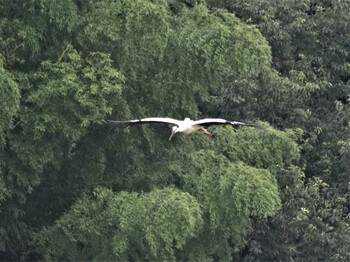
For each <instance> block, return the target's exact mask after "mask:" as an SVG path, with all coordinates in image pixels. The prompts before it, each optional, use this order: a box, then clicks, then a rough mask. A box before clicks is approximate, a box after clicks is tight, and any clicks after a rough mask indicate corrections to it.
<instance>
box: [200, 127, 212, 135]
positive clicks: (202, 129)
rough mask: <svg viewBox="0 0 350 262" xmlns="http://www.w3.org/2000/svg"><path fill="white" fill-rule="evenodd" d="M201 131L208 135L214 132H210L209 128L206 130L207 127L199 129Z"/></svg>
mask: <svg viewBox="0 0 350 262" xmlns="http://www.w3.org/2000/svg"><path fill="white" fill-rule="evenodd" d="M199 132H201V133H202V134H204V135H207V136H212V135H213V134H212V133H210V132H209V131H208V130H206V129H205V128H201V129H199Z"/></svg>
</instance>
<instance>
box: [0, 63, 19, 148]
mask: <svg viewBox="0 0 350 262" xmlns="http://www.w3.org/2000/svg"><path fill="white" fill-rule="evenodd" d="M0 93H1V97H0V99H1V101H0V103H1V105H2V106H1V109H0V146H1V147H2V146H3V144H4V142H5V141H4V132H5V130H7V129H9V128H12V126H13V124H12V122H13V116H14V115H15V114H16V113H17V110H18V108H19V98H20V92H19V87H18V85H17V83H16V82H15V81H14V79H13V77H12V76H11V74H10V73H9V72H7V71H6V70H5V69H4V67H3V61H2V60H1V57H0Z"/></svg>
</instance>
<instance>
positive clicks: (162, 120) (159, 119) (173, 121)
mask: <svg viewBox="0 0 350 262" xmlns="http://www.w3.org/2000/svg"><path fill="white" fill-rule="evenodd" d="M107 121H108V122H109V123H111V124H116V125H120V126H121V127H127V126H132V125H140V124H152V123H156V124H171V125H174V126H179V123H181V122H182V121H180V120H177V119H173V118H169V117H150V118H143V119H134V120H127V121H118V120H107Z"/></svg>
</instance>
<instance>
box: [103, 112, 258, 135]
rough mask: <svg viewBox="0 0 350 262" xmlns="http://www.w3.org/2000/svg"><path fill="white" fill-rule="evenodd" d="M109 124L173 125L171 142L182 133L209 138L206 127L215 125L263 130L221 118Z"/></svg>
mask: <svg viewBox="0 0 350 262" xmlns="http://www.w3.org/2000/svg"><path fill="white" fill-rule="evenodd" d="M108 122H110V123H113V124H117V125H121V126H122V127H127V126H132V125H140V124H153V123H158V124H159V123H161V124H171V125H173V127H172V133H171V135H170V137H169V140H171V138H172V137H173V136H174V135H175V134H176V133H182V134H185V135H190V134H193V133H194V132H196V131H199V132H201V133H203V134H205V135H207V136H212V134H211V133H210V132H209V131H208V130H206V129H205V128H204V127H205V126H213V125H232V126H253V127H256V128H261V127H260V126H258V125H254V124H246V123H243V122H238V121H230V120H226V119H221V118H205V119H201V120H196V121H193V120H191V119H189V118H185V119H184V120H182V121H181V120H177V119H173V118H169V117H151V118H143V119H135V120H128V121H115V120H108Z"/></svg>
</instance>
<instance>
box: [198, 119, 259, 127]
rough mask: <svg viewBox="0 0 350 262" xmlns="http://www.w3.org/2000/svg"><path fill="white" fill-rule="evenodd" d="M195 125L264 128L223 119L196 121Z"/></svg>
mask: <svg viewBox="0 0 350 262" xmlns="http://www.w3.org/2000/svg"><path fill="white" fill-rule="evenodd" d="M193 124H197V125H203V126H213V125H232V126H252V127H256V128H262V127H261V126H258V125H254V124H247V123H243V122H239V121H230V120H226V119H222V118H205V119H201V120H197V121H194V123H193Z"/></svg>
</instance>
